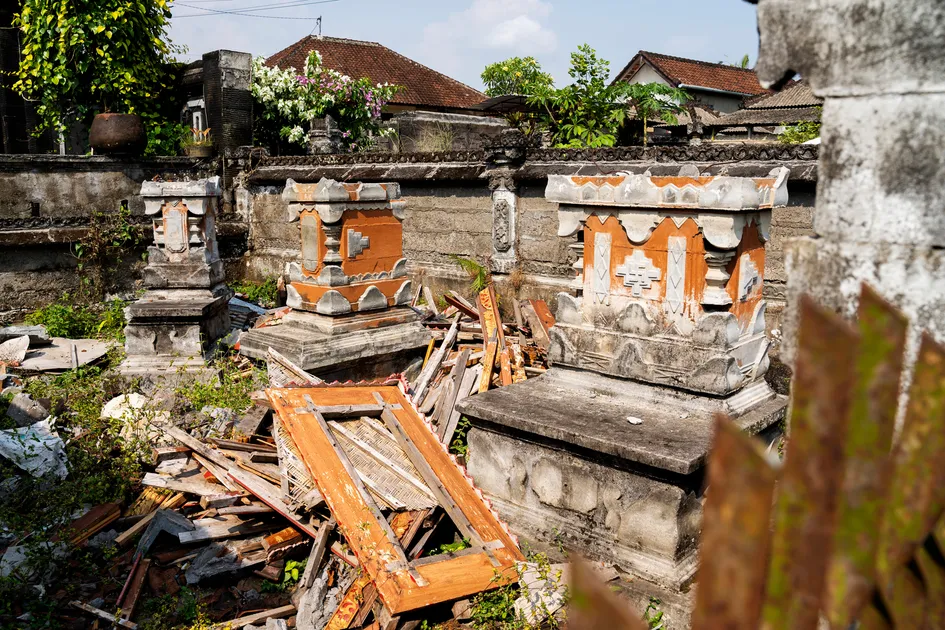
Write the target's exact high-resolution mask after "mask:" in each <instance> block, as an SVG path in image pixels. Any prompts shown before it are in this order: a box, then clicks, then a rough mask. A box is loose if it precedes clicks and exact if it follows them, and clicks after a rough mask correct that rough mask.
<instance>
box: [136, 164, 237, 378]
mask: <svg viewBox="0 0 945 630" xmlns="http://www.w3.org/2000/svg"><path fill="white" fill-rule="evenodd" d="M221 192H222V190H221V187H220V178H219V177H213V178H211V179H202V180H198V181H192V182H144V184H142V186H141V196H142V198H143V199H144V206H145V214H146V215H148V216H150V217H151V218H152V223H153V226H154V245H152V246H151V247H149V248H148V265H147V267H145V269H144V274H143V275H144V285H145V287H147V289H148V291H147V293H145V294H144V296H143V297H142V298H141V299H140V300H138V301H137V302H134V303H133V304H131V305H130V306H129V307H128V309H127V317H128V326H127V327H126V328H125V352H126V353H127V358H126V359H125V361H124V363H122V366H121V371H122V373H124V374H127V375H133V376H157V375H162V374H166V373H169V372H204V371H205V368H206V360H207V358H209V355H210V353H211V351H212V350H213V347H214V342H215V341H216V340H217V339H219V338H220V337H223V336H224V335H226V334H227V333H228V332H229V328H230V316H229V312H228V310H227V301H228V299H229V289H227V287H226V285H225V284H224V283H223V263H222V261H221V260H220V253H219V251H218V249H217V239H216V231H215V228H214V217H215V214H216V211H217V208H218V206H219V202H220V194H221Z"/></svg>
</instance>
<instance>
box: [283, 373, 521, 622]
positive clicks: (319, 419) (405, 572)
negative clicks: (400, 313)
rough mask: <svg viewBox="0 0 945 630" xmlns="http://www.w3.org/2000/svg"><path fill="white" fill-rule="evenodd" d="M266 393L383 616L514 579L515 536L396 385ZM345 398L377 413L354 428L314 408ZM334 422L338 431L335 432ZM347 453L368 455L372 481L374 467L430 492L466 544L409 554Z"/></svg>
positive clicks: (347, 402)
mask: <svg viewBox="0 0 945 630" xmlns="http://www.w3.org/2000/svg"><path fill="white" fill-rule="evenodd" d="M266 393H267V395H268V397H269V400H270V402H271V404H272V406H273V409H274V410H275V412H276V414H277V415H278V418H279V420H280V421H281V422H282V425H283V427H284V428H285V430H286V431H287V432H288V433H289V435H290V436H291V438H292V440H293V441H294V442H295V444H296V447H297V449H298V453H299V455H300V457H301V459H302V461H304V462H305V464H306V466H307V468H308V470H309V472H310V474H311V476H312V478H313V479H314V480H315V483H316V485H317V486H318V489H319V490H320V491H321V493H322V496H323V497H324V498H325V501H326V503H327V504H328V507H329V509H330V510H331V513H332V515H333V516H334V518H335V519H336V520H337V522H338V528H339V530H340V531H341V533H342V534H343V535H344V537H345V539H346V540H347V542H348V545H349V547H350V548H351V550H352V551H353V552H354V554H355V555H356V556H357V559H358V562H359V563H360V565H361V567H362V568H363V569H364V570H365V571H366V572H367V573H368V574H369V575H370V577H371V579H373V580H374V583H375V586H376V589H377V593H378V595H379V597H380V599H381V601H382V602H383V603H384V605H385V607H386V609H387V610H388V611H389V612H390V613H391V614H393V615H398V614H401V613H403V612H407V611H410V610H415V609H418V608H422V607H424V606H429V605H431V604H435V603H439V602H445V601H450V600H454V599H460V598H463V597H468V596H470V595H473V594H476V593H479V592H481V591H484V590H487V589H490V588H495V587H497V586H500V585H502V584H504V583H508V582H511V581H514V580H515V579H516V573H515V569H514V566H515V562H516V561H520V560H523V559H524V558H523V556H522V554H521V552H520V551H519V549H518V547H517V546H516V544H515V542H514V541H513V540H512V538H511V536H510V535H509V534H508V532H507V531H506V529H505V528H504V527H503V526H502V524H501V523H500V522H499V521H498V519H497V518H496V517H495V515H494V514H493V513H492V511H491V510H490V509H489V508H488V507H487V506H486V505H485V503H483V501H482V499H481V498H480V497H479V495H478V494H477V492H476V490H475V489H474V488H473V487H472V485H471V484H470V482H469V480H468V479H467V478H466V476H465V475H464V474H463V472H462V471H461V470H460V469H459V468H458V467H457V466H456V464H455V463H454V462H453V461H452V460H451V459H450V457H449V455H448V454H447V452H446V450H445V449H444V448H443V446H442V445H441V444H440V442H439V440H438V439H437V437H436V435H435V434H434V433H433V432H432V431H431V430H430V428H429V427H428V426H427V424H426V423H425V422H424V421H423V419H422V418H421V417H420V416H419V414H418V413H417V412H416V411H415V409H414V408H413V407H412V406H411V405H410V403H409V402H408V400H407V398H406V397H405V396H404V395H403V393H402V392H401V391H400V389H398V388H396V387H335V388H331V387H313V388H298V389H282V390H278V389H271V390H267V392H266ZM343 405H379V406H380V407H381V409H382V411H381V413H380V414H379V416H380V417H379V419H378V417H370V418H367V419H363V420H359V421H358V424H357V425H355V426H351V423H350V422H348V423H343V422H331V423H329V421H328V420H326V419H325V416H324V415H323V413H322V412H321V411H320V409H323V408H331V407H338V406H343ZM339 426H341V427H343V428H344V429H345V432H341V431H338V430H337V429H338V427H339ZM349 427H350V430H349ZM354 438H356V439H357V440H355V439H354ZM382 438H383V439H382ZM391 438H392V439H393V441H394V442H395V443H396V445H397V446H399V447H400V449H399V450H400V451H401V452H400V454H398V453H397V452H396V451H395V450H394V449H393V445H392V442H391ZM345 441H347V442H348V444H347V447H346V445H345V444H344V442H345ZM358 441H360V442H362V443H363V446H364V447H368V448H362V445H359V444H358ZM355 452H360V453H361V454H363V455H364V456H366V457H370V458H371V459H372V460H373V462H375V463H374V466H375V468H373V469H372V473H371V474H372V476H371V479H372V483H374V484H375V485H377V484H378V481H377V479H378V477H377V475H376V470H377V468H385V469H386V470H387V471H388V473H390V474H391V477H390V478H389V479H388V480H390V479H396V480H397V483H398V484H399V487H401V488H406V487H408V486H409V487H410V488H411V489H412V490H416V492H418V493H420V494H423V495H426V498H428V499H429V498H431V497H430V495H432V497H435V499H436V503H438V504H439V505H440V507H442V508H443V509H444V510H445V511H446V512H447V514H448V515H449V516H450V517H451V518H452V519H453V521H454V523H455V525H456V526H457V528H458V529H459V531H460V532H461V534H462V535H463V536H464V537H465V538H468V539H469V540H470V542H471V544H472V547H471V548H470V549H467V550H464V551H463V552H461V553H458V554H453V555H452V556H447V557H445V558H444V559H428V558H424V559H422V560H420V561H417V560H413V559H411V558H409V557H408V554H407V552H406V551H405V550H404V548H403V547H402V546H401V542H400V540H399V537H398V536H397V535H396V534H395V532H394V531H393V530H392V529H391V525H390V523H388V521H387V519H386V518H385V517H384V516H383V514H381V512H380V508H379V506H378V502H377V500H376V496H377V495H376V493H375V491H374V490H373V489H370V488H369V487H368V484H366V483H364V479H366V477H364V476H362V475H360V474H358V472H357V465H356V464H355V463H354V461H353V457H352V456H351V455H350V454H352V453H355ZM391 489H392V488H385V492H388V491H390V490H391ZM424 489H426V491H424ZM427 492H428V493H429V494H427ZM431 504H432V501H430V502H428V503H427V505H431ZM434 558H436V557H434Z"/></svg>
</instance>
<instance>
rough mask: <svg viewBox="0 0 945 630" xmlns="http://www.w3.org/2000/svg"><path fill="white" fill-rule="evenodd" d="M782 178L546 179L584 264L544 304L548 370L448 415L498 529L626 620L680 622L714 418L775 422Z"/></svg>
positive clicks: (779, 410) (781, 405) (782, 174)
mask: <svg viewBox="0 0 945 630" xmlns="http://www.w3.org/2000/svg"><path fill="white" fill-rule="evenodd" d="M788 174H789V173H788V171H787V169H779V170H775V171H772V172H771V173H770V175H769V176H768V177H762V178H741V177H722V176H719V177H712V176H702V175H700V173H699V172H698V171H697V170H696V169H695V168H693V167H684V168H683V170H682V172H680V173H679V175H678V176H674V177H653V176H650V174H649V173H646V174H643V175H631V174H616V175H610V176H596V177H572V176H564V175H552V176H549V178H548V187H547V190H546V193H545V197H546V198H547V199H548V200H549V201H551V202H556V203H558V204H559V210H558V217H559V232H558V234H559V236H561V237H572V238H573V236H574V235H575V234H578V235H579V238H578V247H577V251H578V252H579V255H581V256H582V258H581V259H579V260H578V262H577V264H576V265H575V267H576V268H577V269H579V271H578V278H577V282H576V285H575V286H576V288H577V291H576V292H577V293H578V295H579V297H574V296H572V295H569V294H566V293H561V294H559V295H558V304H557V314H556V319H557V323H556V324H555V326H554V327H553V328H552V329H551V331H550V337H551V347H550V349H549V360H550V362H551V364H552V366H553V367H552V368H551V369H550V370H549V371H548V372H547V373H546V374H544V375H542V376H540V377H538V378H535V379H529V380H528V381H525V382H523V383H518V384H514V385H511V386H507V387H502V388H499V389H495V390H492V391H489V392H486V393H483V394H479V395H477V396H473V397H470V398H467V399H466V400H465V401H463V403H461V405H460V409H461V410H462V411H463V412H464V413H465V414H466V416H467V417H469V418H470V420H471V422H472V428H471V429H470V431H469V434H468V440H469V456H468V469H469V472H470V473H471V474H472V476H473V478H474V479H475V481H476V483H477V485H478V486H479V487H480V488H481V489H482V490H483V491H484V492H485V493H486V494H487V496H488V497H489V499H490V500H492V501H493V503H494V505H495V507H496V509H497V510H498V511H499V513H500V515H501V516H502V517H503V518H504V519H506V520H507V521H508V523H509V524H510V526H511V527H512V528H513V530H515V531H516V532H517V533H518V534H520V535H522V536H523V537H525V538H526V539H528V540H529V541H530V542H535V543H537V544H538V545H539V546H541V545H543V544H544V545H548V546H550V547H554V546H555V545H556V544H557V543H560V544H563V545H564V547H566V548H568V549H571V550H575V551H577V552H578V553H581V554H584V555H587V556H589V557H592V558H596V559H599V560H603V561H605V562H610V563H614V564H615V565H616V566H617V567H618V568H620V569H621V570H623V571H625V572H627V573H629V574H631V575H632V576H634V578H635V579H634V580H633V581H632V582H631V583H630V585H629V592H630V593H631V595H632V596H633V598H634V599H635V600H636V602H637V603H638V604H640V609H641V610H642V609H643V608H645V607H646V604H647V601H648V598H649V597H650V596H657V597H660V598H661V599H662V600H663V606H662V608H661V609H662V610H663V611H665V613H666V615H667V618H668V619H670V620H671V621H672V622H673V623H674V624H675V623H681V624H682V625H685V624H686V623H687V619H688V604H687V597H688V596H687V595H686V593H687V592H688V590H689V586H690V585H691V583H692V581H693V578H694V575H695V570H696V552H697V537H698V534H699V528H700V518H701V510H702V508H701V500H702V495H703V488H702V485H703V474H704V466H705V462H706V455H707V452H708V450H709V446H710V443H711V437H712V426H713V416H714V415H715V414H717V413H724V414H727V415H729V416H731V417H732V418H733V419H734V421H735V422H736V423H737V424H738V425H739V426H741V427H742V428H743V429H744V430H745V431H748V432H750V433H762V432H765V431H770V432H774V431H777V427H776V425H777V424H778V422H779V421H780V420H781V419H782V418H783V417H784V411H785V407H786V404H787V401H786V399H785V398H784V397H782V396H778V395H776V394H775V393H774V391H773V390H772V389H771V388H770V387H769V386H768V384H767V383H766V382H765V380H764V378H763V376H764V373H765V371H766V370H767V368H768V364H769V360H768V347H769V341H768V339H767V337H766V334H765V301H764V299H763V297H762V290H763V284H764V278H763V273H764V269H765V250H764V243H765V242H766V240H767V239H768V228H769V225H770V222H771V209H772V208H773V207H775V206H784V205H786V204H787V179H788ZM580 252H583V254H580ZM671 627H676V626H675V625H673V626H671Z"/></svg>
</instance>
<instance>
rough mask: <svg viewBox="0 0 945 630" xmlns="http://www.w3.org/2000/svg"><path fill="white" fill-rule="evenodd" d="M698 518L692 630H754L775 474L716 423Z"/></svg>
mask: <svg viewBox="0 0 945 630" xmlns="http://www.w3.org/2000/svg"><path fill="white" fill-rule="evenodd" d="M715 427H716V430H715V443H714V445H713V447H712V454H711V457H710V459H709V464H708V487H709V488H710V491H709V493H708V495H709V496H708V499H707V501H706V504H705V508H704V515H703V518H702V540H701V543H700V545H701V551H700V564H699V588H698V589H696V607H695V611H694V612H693V615H692V628H693V630H711V629H714V628H726V629H730V630H756V628H757V627H758V621H759V619H760V617H761V605H762V601H763V599H764V591H763V589H764V580H765V573H766V570H767V568H768V550H769V546H770V543H771V532H770V516H771V500H772V495H773V493H774V483H775V479H776V474H775V472H774V470H773V469H772V468H771V466H769V465H768V462H767V461H765V458H764V455H763V454H762V453H761V452H759V449H758V445H757V444H755V443H754V441H753V439H752V438H751V437H749V436H748V435H746V434H744V433H742V432H741V431H740V430H739V429H738V428H737V427H736V426H735V425H733V424H732V422H731V421H730V420H728V419H727V418H724V417H722V416H718V417H717V418H716V423H715Z"/></svg>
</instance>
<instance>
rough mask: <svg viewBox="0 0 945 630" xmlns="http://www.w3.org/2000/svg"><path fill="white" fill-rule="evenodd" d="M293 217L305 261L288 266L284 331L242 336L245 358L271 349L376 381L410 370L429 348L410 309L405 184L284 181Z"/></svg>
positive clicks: (340, 374)
mask: <svg viewBox="0 0 945 630" xmlns="http://www.w3.org/2000/svg"><path fill="white" fill-rule="evenodd" d="M283 199H284V200H285V201H286V202H287V204H288V220H289V221H290V222H297V223H298V224H299V233H300V241H301V252H302V261H301V263H289V265H288V266H287V270H286V276H287V278H288V286H287V287H286V292H287V294H288V295H287V304H288V306H290V307H292V309H293V311H292V312H291V313H289V314H288V315H286V316H285V317H284V318H283V319H282V321H281V322H280V324H279V325H278V326H273V327H269V328H257V329H253V330H250V331H247V332H246V333H244V334H243V335H242V336H241V337H240V352H241V353H242V354H245V355H246V356H249V357H253V358H256V359H265V358H266V351H267V350H268V349H269V348H272V349H273V350H276V351H277V352H280V353H282V354H283V355H285V356H286V357H287V358H288V359H289V360H290V361H292V362H293V363H295V364H296V365H298V366H299V367H301V368H302V369H304V370H308V371H311V372H313V373H315V374H316V375H318V376H322V377H324V378H326V379H332V378H338V379H368V378H376V377H383V376H389V375H390V374H392V373H394V372H397V371H399V370H401V369H403V366H404V365H405V364H406V362H405V361H404V359H407V358H408V356H409V355H411V354H414V353H417V354H419V352H420V351H421V349H422V348H424V347H426V346H427V344H428V343H429V342H430V333H429V332H427V331H426V329H425V328H424V327H423V326H422V325H421V324H420V323H419V316H418V315H417V314H416V313H415V312H414V311H413V310H412V309H410V308H409V307H408V306H407V305H408V304H409V303H410V300H411V297H412V291H411V283H410V280H409V279H408V278H407V260H406V259H405V258H404V257H403V227H402V222H403V219H404V208H405V205H406V202H405V201H404V200H403V199H401V197H400V186H399V185H397V184H395V183H388V184H359V183H351V184H342V183H340V182H336V181H334V180H330V179H322V180H321V181H319V182H318V183H315V184H302V183H298V182H295V181H293V180H291V179H290V180H288V181H287V182H286V188H285V192H284V193H283Z"/></svg>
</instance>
